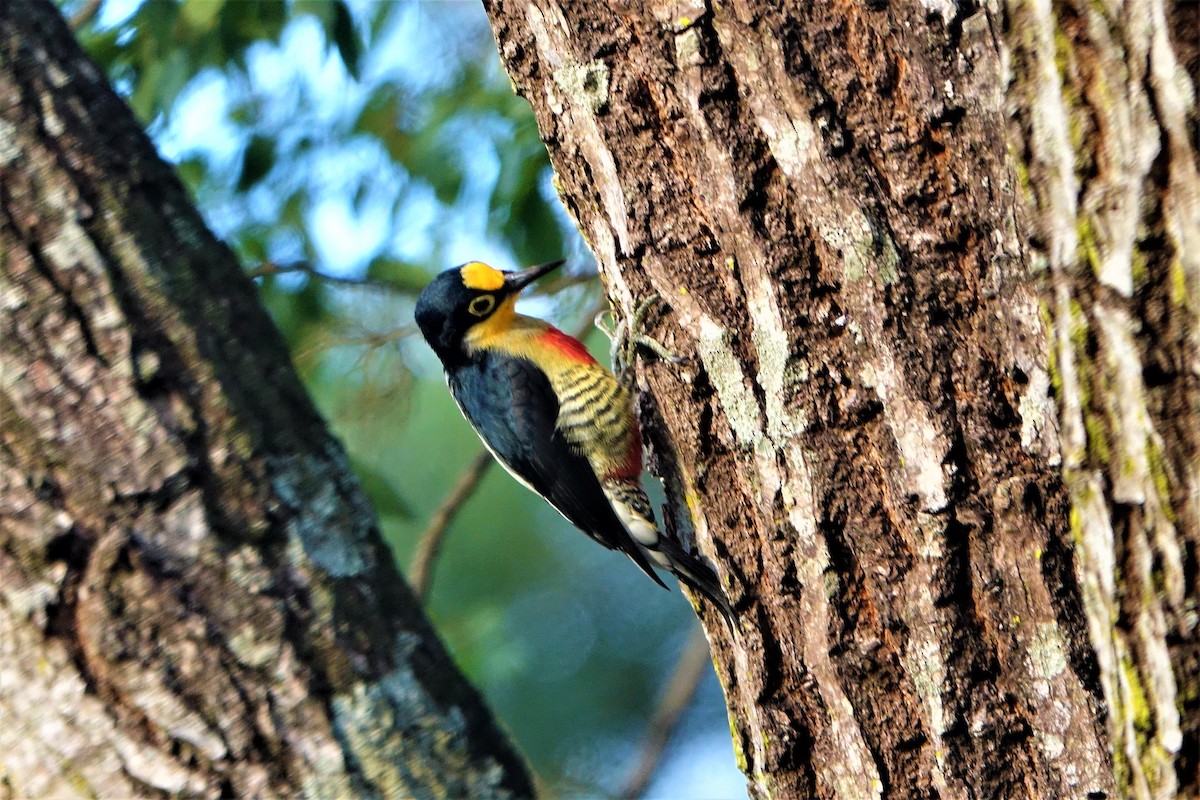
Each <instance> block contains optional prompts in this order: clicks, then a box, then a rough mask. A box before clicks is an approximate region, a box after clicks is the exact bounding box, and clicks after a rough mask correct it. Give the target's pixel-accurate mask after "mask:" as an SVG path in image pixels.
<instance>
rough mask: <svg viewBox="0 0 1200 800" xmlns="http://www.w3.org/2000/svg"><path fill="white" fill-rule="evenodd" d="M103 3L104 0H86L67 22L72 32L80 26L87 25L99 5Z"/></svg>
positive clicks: (93, 17)
mask: <svg viewBox="0 0 1200 800" xmlns="http://www.w3.org/2000/svg"><path fill="white" fill-rule="evenodd" d="M103 4H104V0H88V1H87V2H86V3H84V4H83V6H82V7H81V8H80V9H79V10H78V11H76V12H75V16H73V17H71V21H70V22H68V23H67V24H68V25H70V26H71V30H72V31H73V32H76V33H77V32H78V31H79V29H80V28H82V27H83V26H84V25H87V24H88V23H89V22H91V21H92V20H93V19H95V17H96V13H97V12H98V11H100V6H102V5H103Z"/></svg>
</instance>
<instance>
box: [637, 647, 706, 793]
mask: <svg viewBox="0 0 1200 800" xmlns="http://www.w3.org/2000/svg"><path fill="white" fill-rule="evenodd" d="M710 658H711V656H710V655H709V650H708V640H707V639H705V638H704V631H702V630H700V629H699V628H696V630H695V631H694V632H693V633H692V638H691V639H689V640H688V644H687V649H685V650H684V651H683V655H681V656H680V657H679V662H678V663H677V664H676V665H675V671H674V672H673V673H672V674H671V678H670V680H668V681H667V689H666V691H665V692H664V693H663V696H662V699H661V700H660V701H659V703H658V708H656V709H655V710H654V716H653V717H651V718H650V724H649V726H648V727H647V728H646V738H645V739H643V740H642V749H641V754H640V755H639V757H638V762H637V766H636V767H635V768H634V769H633V771H632V772H630V773H629V775H628V776H627V777H626V778H625V784H624V786H622V787H621V791H620V793H619V794H618V795H617V796H618V797H620V798H621V800H637V798H639V797H641V796H642V795H643V794H644V793H645V791H646V788H647V787H648V786H649V785H650V780H651V779H652V778H653V777H654V773H656V772H657V771H658V768H659V766H660V764H661V763H662V758H663V754H664V753H665V752H666V749H667V743H668V742H670V741H671V734H673V733H674V732H675V726H676V725H678V724H679V719H680V717H682V716H683V712H684V711H686V710H687V707H688V706H689V705H690V704H691V702H692V695H694V694H695V693H696V687H697V686H699V685H700V679H701V678H703V677H704V673H705V671H706V668H707V667H708V666H709V664H710V663H711V661H710Z"/></svg>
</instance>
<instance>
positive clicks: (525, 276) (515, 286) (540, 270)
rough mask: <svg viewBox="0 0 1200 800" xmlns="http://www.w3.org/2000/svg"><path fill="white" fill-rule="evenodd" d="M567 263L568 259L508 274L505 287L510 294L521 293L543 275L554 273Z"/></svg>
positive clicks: (505, 277) (505, 276) (506, 274)
mask: <svg viewBox="0 0 1200 800" xmlns="http://www.w3.org/2000/svg"><path fill="white" fill-rule="evenodd" d="M564 263H566V259H563V258H560V259H559V260H558V261H550V262H547V263H545V264H538V265H537V266H536V267H530V268H529V269H523V270H521V271H520V272H507V273H505V275H504V285H505V287H506V288H507V289H508V290H509V291H510V292H514V293H516V292H519V291H521V290H522V289H524V288H525V287H526V286H528V285H529V284H531V283H533V282H534V281H536V280H537V279H538V278H540V277H542V276H543V275H545V274H547V273H549V272H553V271H554V270H556V269H558V268H559V267H561V266H562V265H563V264H564Z"/></svg>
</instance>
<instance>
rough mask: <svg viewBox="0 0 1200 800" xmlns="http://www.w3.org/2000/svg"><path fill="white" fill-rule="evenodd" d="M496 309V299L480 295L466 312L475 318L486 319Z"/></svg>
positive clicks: (487, 295)
mask: <svg viewBox="0 0 1200 800" xmlns="http://www.w3.org/2000/svg"><path fill="white" fill-rule="evenodd" d="M495 307H496V298H495V297H493V296H492V295H490V294H481V295H479V297H476V298H475V299H474V300H472V301H471V304H470V305H468V306H467V311H470V312H471V314H472V315H474V316H476V317H486V316H487V315H488V314H490V313H492V309H493V308H495Z"/></svg>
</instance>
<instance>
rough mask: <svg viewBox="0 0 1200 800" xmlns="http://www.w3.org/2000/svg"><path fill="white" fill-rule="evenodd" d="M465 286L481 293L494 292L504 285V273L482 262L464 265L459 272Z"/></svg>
mask: <svg viewBox="0 0 1200 800" xmlns="http://www.w3.org/2000/svg"><path fill="white" fill-rule="evenodd" d="M459 274H460V275H462V282H463V286H466V287H467V288H468V289H475V290H477V291H480V292H494V291H496V290H497V289H499V288H500V287H501V286H503V285H504V273H503V272H501V271H500V270H498V269H495V268H493V267H489V266H488V265H487V264H484V263H483V262H482V261H472V262H471V263H469V264H463V265H462V268H461V269H460V270H459Z"/></svg>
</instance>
